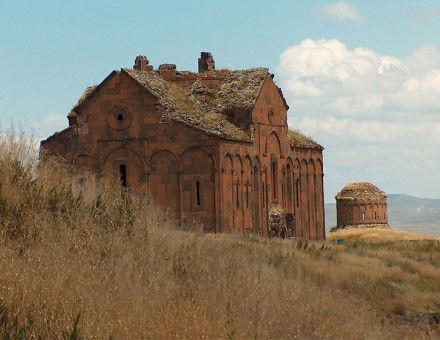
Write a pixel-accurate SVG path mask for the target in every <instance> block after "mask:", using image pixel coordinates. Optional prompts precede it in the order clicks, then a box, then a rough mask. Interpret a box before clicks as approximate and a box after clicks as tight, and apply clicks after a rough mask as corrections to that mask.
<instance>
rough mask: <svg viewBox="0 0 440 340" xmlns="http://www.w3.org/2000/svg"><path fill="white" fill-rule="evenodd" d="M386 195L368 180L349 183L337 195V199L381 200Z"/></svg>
mask: <svg viewBox="0 0 440 340" xmlns="http://www.w3.org/2000/svg"><path fill="white" fill-rule="evenodd" d="M386 197H387V195H386V194H385V193H384V192H383V191H382V190H380V189H379V188H378V187H376V186H375V185H373V184H371V183H368V182H355V183H349V184H347V185H346V186H345V187H344V188H342V190H341V191H340V192H339V193H338V194H337V195H336V199H337V200H379V199H385V198H386Z"/></svg>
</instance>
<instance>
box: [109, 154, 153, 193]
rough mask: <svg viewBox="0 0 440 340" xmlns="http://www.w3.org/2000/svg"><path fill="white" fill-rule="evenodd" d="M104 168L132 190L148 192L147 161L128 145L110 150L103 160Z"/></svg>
mask: <svg viewBox="0 0 440 340" xmlns="http://www.w3.org/2000/svg"><path fill="white" fill-rule="evenodd" d="M103 169H104V172H107V171H110V174H112V175H113V176H115V177H116V178H119V180H120V182H121V185H122V186H126V187H127V188H129V190H130V191H132V192H135V193H138V194H145V193H146V163H145V161H144V159H143V158H142V157H141V156H140V155H139V154H138V153H137V152H136V151H134V150H132V149H130V148H126V147H123V148H118V149H114V150H112V151H110V152H109V153H108V154H107V155H106V156H105V158H104V160H103Z"/></svg>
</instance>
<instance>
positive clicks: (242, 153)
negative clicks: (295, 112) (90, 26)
mask: <svg viewBox="0 0 440 340" xmlns="http://www.w3.org/2000/svg"><path fill="white" fill-rule="evenodd" d="M198 66H199V72H198V73H195V72H186V71H178V70H177V69H176V65H174V64H163V65H160V66H159V67H158V68H157V69H154V68H153V66H151V65H149V61H148V59H147V58H146V57H144V56H138V57H137V58H136V60H135V64H134V67H133V69H125V68H124V69H121V70H117V71H113V72H111V73H110V74H109V75H108V76H107V77H106V78H105V79H104V80H103V81H102V82H101V83H100V84H99V85H97V86H91V87H89V88H87V89H86V91H85V93H84V94H83V95H82V96H81V98H80V99H79V101H78V103H77V104H76V105H75V106H74V108H73V109H72V111H71V112H70V113H69V114H68V121H69V126H68V127H67V128H66V129H64V130H62V131H60V132H58V133H55V134H54V135H52V136H51V137H49V138H47V139H46V140H44V141H42V142H41V149H40V151H41V157H42V160H43V161H44V159H45V157H50V156H51V155H61V156H63V157H64V158H65V159H67V160H69V161H71V162H72V163H73V164H75V165H76V166H77V167H78V169H83V168H88V169H91V170H93V171H95V172H96V173H97V174H100V173H102V172H103V170H104V169H110V171H111V172H113V173H114V175H115V176H117V177H118V178H120V182H121V186H123V187H126V188H127V190H129V191H130V192H133V193H136V194H140V195H146V194H148V195H151V196H152V197H153V198H154V199H155V200H156V202H157V203H158V204H159V205H160V206H162V207H163V208H164V209H167V210H168V211H169V213H170V214H172V215H173V216H175V217H176V218H178V219H180V220H181V221H190V222H192V223H200V224H202V225H203V227H204V229H205V230H206V231H211V232H237V233H246V232H254V233H260V234H262V235H268V234H269V227H270V225H271V223H270V216H271V211H272V210H273V209H277V211H283V212H284V213H285V214H286V216H287V215H288V216H290V218H289V221H290V223H291V224H292V234H291V236H294V237H297V238H304V239H323V238H325V231H324V199H323V198H324V197H323V158H322V151H323V147H322V146H320V145H319V144H317V143H316V142H314V141H313V140H312V139H310V138H308V137H306V136H304V135H302V134H300V133H299V132H297V131H294V130H289V128H288V126H287V110H288V109H289V107H288V105H287V103H286V100H285V99H284V97H283V94H282V92H281V90H280V88H278V87H277V86H276V84H275V83H274V81H273V77H274V76H273V74H271V73H269V71H268V69H266V68H255V69H249V70H237V71H231V70H216V69H215V63H214V59H213V57H212V55H211V54H210V53H207V52H202V53H201V57H200V58H199V59H198Z"/></svg>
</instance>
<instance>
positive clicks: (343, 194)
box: [335, 182, 389, 229]
mask: <svg viewBox="0 0 440 340" xmlns="http://www.w3.org/2000/svg"><path fill="white" fill-rule="evenodd" d="M335 198H336V212H337V229H340V228H389V225H388V215H387V195H386V194H385V193H384V192H383V191H381V190H380V189H378V188H377V187H376V186H374V185H373V184H371V183H366V182H358V183H350V184H347V185H346V186H345V187H344V188H343V189H342V190H341V191H340V192H339V193H338V194H337V195H336V197H335Z"/></svg>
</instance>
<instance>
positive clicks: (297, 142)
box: [287, 129, 324, 150]
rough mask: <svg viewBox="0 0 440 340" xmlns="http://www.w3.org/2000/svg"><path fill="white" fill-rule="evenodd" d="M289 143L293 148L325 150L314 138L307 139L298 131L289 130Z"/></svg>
mask: <svg viewBox="0 0 440 340" xmlns="http://www.w3.org/2000/svg"><path fill="white" fill-rule="evenodd" d="M287 141H288V142H289V143H290V145H292V146H297V147H303V148H312V149H321V150H322V149H324V148H323V147H322V146H321V145H320V144H318V143H316V142H315V141H314V140H313V139H312V138H310V137H307V136H306V135H304V134H302V133H301V132H299V131H298V130H293V129H289V131H288V132H287Z"/></svg>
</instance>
